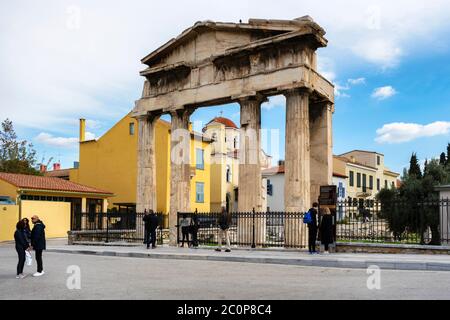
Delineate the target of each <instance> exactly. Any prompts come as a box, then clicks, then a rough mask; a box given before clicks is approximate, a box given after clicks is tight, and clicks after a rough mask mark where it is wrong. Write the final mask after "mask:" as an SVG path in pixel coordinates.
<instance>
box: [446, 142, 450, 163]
mask: <svg viewBox="0 0 450 320" xmlns="http://www.w3.org/2000/svg"><path fill="white" fill-rule="evenodd" d="M446 166H447V167H450V143H448V144H447V163H446Z"/></svg>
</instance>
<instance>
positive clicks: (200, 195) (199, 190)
mask: <svg viewBox="0 0 450 320" xmlns="http://www.w3.org/2000/svg"><path fill="white" fill-rule="evenodd" d="M195 202H197V203H204V202H205V184H204V183H203V182H196V183H195Z"/></svg>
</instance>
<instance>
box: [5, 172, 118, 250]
mask: <svg viewBox="0 0 450 320" xmlns="http://www.w3.org/2000/svg"><path fill="white" fill-rule="evenodd" d="M0 195H1V196H6V197H8V198H9V199H11V200H12V202H13V203H15V204H10V205H3V204H0V241H6V240H13V234H14V230H15V225H16V223H17V221H19V220H20V219H22V218H25V217H27V218H28V219H30V218H31V217H32V216H33V215H37V216H39V218H40V219H41V220H42V221H44V224H45V225H46V229H45V231H46V236H47V237H48V238H59V237H67V231H69V230H70V229H71V226H74V224H76V223H77V217H80V216H79V215H77V213H81V212H102V211H103V210H104V209H106V208H107V206H108V198H109V197H111V196H113V194H112V193H111V192H109V191H104V190H101V189H97V188H92V187H88V186H85V185H81V184H78V183H74V182H71V181H66V180H63V179H59V178H53V177H41V176H31V175H23V174H12V173H3V172H0ZM79 222H80V221H78V223H79Z"/></svg>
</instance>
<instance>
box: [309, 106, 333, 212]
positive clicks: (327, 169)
mask: <svg viewBox="0 0 450 320" xmlns="http://www.w3.org/2000/svg"><path fill="white" fill-rule="evenodd" d="M332 106H333V105H332V104H331V102H320V103H315V104H311V105H310V108H309V119H310V121H309V125H310V141H311V160H310V161H311V163H310V166H311V169H310V174H311V191H310V192H311V203H314V202H317V200H318V198H319V194H320V186H325V185H331V184H332V183H333V181H332V180H333V141H332V139H333V138H332V116H333V112H332Z"/></svg>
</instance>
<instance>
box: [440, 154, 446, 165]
mask: <svg viewBox="0 0 450 320" xmlns="http://www.w3.org/2000/svg"><path fill="white" fill-rule="evenodd" d="M446 163H447V159H446V157H445V152H442V153H441V156H440V158H439V164H440V165H441V166H445V165H446Z"/></svg>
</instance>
